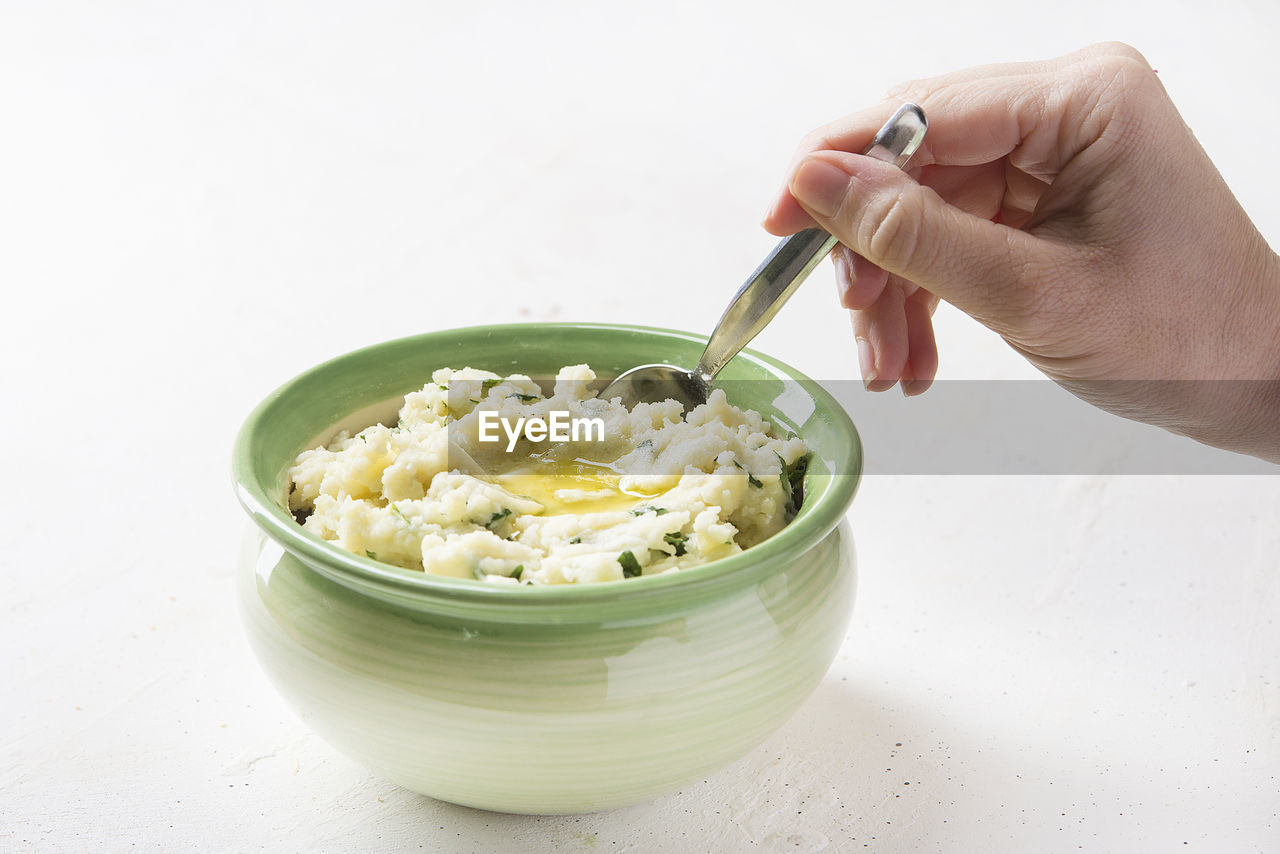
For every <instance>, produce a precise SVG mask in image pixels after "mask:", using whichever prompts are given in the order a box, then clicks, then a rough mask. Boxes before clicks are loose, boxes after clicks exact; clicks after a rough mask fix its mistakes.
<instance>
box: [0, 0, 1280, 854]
mask: <svg viewBox="0 0 1280 854" xmlns="http://www.w3.org/2000/svg"><path fill="white" fill-rule="evenodd" d="M1206 8H1207V9H1211V11H1205V9H1206ZM0 15H2V18H0V287H2V288H3V294H4V309H3V315H2V316H3V334H2V336H0V347H2V348H3V350H2V352H0V355H2V356H3V362H2V365H3V368H2V374H0V375H2V376H3V400H4V418H3V428H0V429H3V431H4V435H3V439H4V442H3V448H4V454H3V457H2V458H0V459H2V460H3V462H2V463H0V472H3V478H2V479H0V520H3V521H2V523H0V524H3V539H2V540H0V570H2V572H3V580H2V584H3V593H2V594H0V648H2V649H3V655H2V664H0V667H2V668H3V669H2V670H0V789H2V792H0V849H3V850H14V851H23V850H28V849H35V850H61V851H84V850H90V849H106V850H122V849H126V848H128V849H132V848H135V847H136V848H138V849H148V848H149V849H159V850H165V851H174V850H179V849H180V848H182V847H196V848H200V849H205V850H257V849H260V848H266V849H270V850H273V851H275V850H332V851H341V850H401V849H408V850H425V851H448V852H453V851H459V852H465V851H499V850H512V851H516V850H521V851H539V850H547V851H550V850H556V851H599V852H604V851H608V852H615V851H656V850H665V851H675V852H685V851H694V852H696V851H709V852H722V851H723V852H729V851H745V850H759V851H780V850H786V851H818V850H827V851H861V850H878V851H929V850H943V851H975V850H986V851H1030V850H1036V851H1071V850H1077V849H1081V848H1082V849H1083V850H1086V851H1126V852H1128V851H1211V852H1219V851H1254V850H1258V851H1262V850H1277V849H1280V816H1278V813H1280V794H1278V792H1280V625H1278V624H1277V614H1278V613H1280V571H1278V569H1277V567H1278V565H1280V526H1278V525H1277V518H1278V516H1280V478H1275V477H1267V476H1259V477H1251V478H1250V477H1225V476H1221V477H1177V476H1170V475H1166V476H1152V477H1106V476H1075V477H985V478H984V477H945V478H929V477H915V478H907V477H891V476H887V475H885V476H878V477H874V478H869V479H868V480H867V481H866V482H865V484H864V487H863V489H862V491H861V493H860V495H859V497H858V499H857V501H856V502H855V505H854V508H853V511H852V514H851V518H852V521H853V523H854V527H855V530H856V532H857V537H858V542H859V549H860V553H861V566H862V582H861V590H860V598H859V603H858V606H857V611H856V614H855V618H854V622H853V625H852V627H851V630H850V633H849V639H848V642H847V643H846V645H845V647H844V649H843V651H842V653H841V655H840V657H839V659H838V661H837V662H836V664H835V666H834V667H833V668H832V670H831V673H830V675H829V676H828V678H827V680H826V681H825V682H824V683H823V685H822V686H821V687H820V688H819V689H818V691H817V692H816V693H815V695H814V696H813V697H812V698H811V699H810V700H809V701H808V702H807V704H806V705H805V706H803V708H802V709H801V711H800V712H799V713H798V714H797V715H796V716H795V717H794V718H793V719H792V720H791V721H790V722H789V723H788V724H787V725H786V726H785V727H784V728H783V729H782V730H781V731H779V732H778V734H777V735H776V736H774V737H773V738H772V739H771V740H770V741H769V742H768V743H767V744H766V745H765V746H763V747H762V748H760V749H758V750H757V751H755V752H754V753H752V754H751V755H750V756H748V757H747V758H746V759H744V760H743V761H741V762H740V763H739V764H737V765H735V766H733V767H731V768H729V769H727V770H725V771H723V772H721V773H719V774H716V775H715V776H713V777H711V778H709V779H707V780H706V781H703V782H699V783H697V784H695V785H692V786H689V787H688V788H686V789H685V790H684V791H683V792H680V793H679V794H674V795H671V796H669V797H664V798H662V799H660V800H658V801H655V802H653V803H651V804H646V805H642V806H637V807H633V808H629V809H623V810H618V811H615V812H610V813H603V814H597V815H587V816H570V817H558V818H536V817H535V818H530V817H513V816H502V815H496V814H490V813H483V812H477V811H473V810H468V809H463V808H459V807H455V806H451V805H448V804H443V803H438V802H434V801H431V800H429V799H426V798H423V797H419V796H417V795H413V794H410V793H408V792H405V791H403V790H400V789H397V788H396V787H394V786H392V785H390V784H387V783H383V782H381V781H380V780H377V779H375V778H373V777H370V776H369V775H368V774H367V773H366V772H364V771H363V770H362V769H361V768H360V767H358V766H356V765H355V764H353V763H352V762H350V761H348V760H347V759H345V758H343V757H342V756H340V755H338V754H336V753H335V752H334V751H332V750H331V749H330V748H329V747H328V746H327V745H325V744H324V743H323V742H321V741H319V740H318V739H317V738H316V737H314V736H312V735H310V734H309V733H308V731H307V729H306V727H305V726H303V725H302V724H301V723H300V722H299V721H298V720H297V719H296V718H294V717H293V716H292V714H291V713H290V712H289V711H288V709H287V708H285V707H284V706H283V704H282V703H281V702H280V701H279V700H278V699H277V698H276V696H275V694H274V693H273V691H272V689H271V688H270V686H269V685H268V684H267V683H266V681H265V680H264V678H263V677H262V675H261V674H260V672H259V670H258V669H257V666H256V664H255V662H254V661H253V659H252V656H251V654H250V652H249V650H248V648H247V646H246V644H245V643H244V641H243V639H242V636H241V632H240V627H239V624H238V617H237V615H236V612H235V608H234V605H233V601H232V564H233V559H234V555H235V552H236V548H237V545H238V541H239V539H240V537H241V534H242V532H243V530H244V528H245V526H246V524H247V522H246V520H245V518H244V516H243V514H242V513H241V511H240V510H239V509H238V507H237V506H236V505H235V503H234V500H233V498H232V493H231V489H230V485H229V477H228V457H229V450H230V444H231V440H232V437H233V435H234V432H235V430H236V428H237V426H238V424H239V422H240V421H241V419H242V418H243V417H244V416H245V415H246V414H247V413H248V411H249V410H250V409H251V408H252V407H253V405H254V404H256V403H257V401H258V400H260V399H261V398H262V397H263V396H264V395H266V394H267V393H268V392H269V391H270V390H271V389H272V388H274V387H275V386H277V385H278V384H280V383H281V382H283V381H284V380H286V379H288V378H289V377H291V376H292V375H294V374H295V373H297V372H299V371H301V370H303V369H305V368H307V367H309V366H311V365H313V364H315V363H317V362H319V361H321V360H324V359H326V358H328V357H331V356H333V355H336V354H339V353H342V352H345V351H347V350H350V349H353V348H355V347H358V346H361V345H365V344H369V343H373V342H376V341H380V340H385V339H389V338H393V337H398V336H402V335H407V334H412V333H417V332H421V331H427V330H433V329H441V328H447V327H453V326H461V325H468V324H473V323H479V322H488V321H521V320H525V321H539V320H584V321H615V322H636V323H644V324H652V325H660V326H673V327H677V328H683V329H690V330H702V331H706V330H710V328H711V326H712V325H713V324H714V322H715V320H716V319H717V317H718V316H719V313H720V311H721V310H722V308H723V306H724V304H725V302H726V300H727V298H728V296H729V295H730V294H731V293H732V292H733V291H734V290H735V289H736V287H737V286H738V284H739V283H740V282H741V280H742V279H743V277H744V276H745V275H746V274H747V273H748V272H749V271H750V270H751V269H752V268H753V267H754V266H755V264H756V263H757V261H758V260H759V259H760V258H761V257H762V256H763V255H764V254H765V253H766V252H767V251H768V249H769V248H770V247H771V246H772V244H773V242H774V241H773V238H771V237H769V236H768V235H766V234H764V233H763V232H762V231H761V230H760V229H759V228H758V225H757V223H758V221H759V218H760V216H761V215H762V214H763V211H764V208H765V206H766V204H767V202H768V200H769V198H770V195H771V193H772V192H773V191H774V189H775V187H776V186H777V184H778V182H779V181H780V180H781V178H782V173H783V170H784V167H785V165H786V162H787V160H788V158H789V156H790V153H791V150H792V148H793V146H794V145H795V143H796V142H797V140H798V139H799V137H800V136H801V134H802V133H804V132H805V131H806V130H808V129H809V128H811V127H813V126H815V125H817V124H819V123H821V122H823V121H826V120H828V119H830V118H834V117H835V116H837V115H839V114H841V113H843V112H847V111H849V110H852V109H854V108H857V107H861V106H864V105H867V104H869V103H873V102H874V101H876V100H878V98H879V96H880V93H881V92H882V91H883V90H885V89H887V88H888V87H889V86H890V85H892V84H894V83H896V82H899V81H900V80H903V79H907V78H913V77H921V76H927V75H930V74H935V73H941V72H944V71H947V70H950V69H953V68H957V67H961V66H966V65H971V64H976V63H984V62H991V61H1006V60H1016V59H1033V58H1042V57H1047V56H1051V55H1056V54H1059V53H1063V52H1066V51H1069V50H1071V49H1074V48H1076V47H1080V46H1083V45H1084V44H1087V43H1089V42H1092V41H1097V40H1101V39H1121V40H1125V41H1128V42H1130V43H1132V44H1134V45H1136V46H1138V47H1139V48H1140V49H1142V50H1143V51H1144V52H1145V53H1146V55H1147V57H1148V58H1149V59H1150V61H1151V62H1152V64H1153V65H1154V66H1155V67H1156V68H1157V69H1158V70H1159V72H1160V76H1161V79H1162V80H1163V82H1164V83H1165V85H1166V87H1167V88H1168V89H1169V91H1170V92H1171V94H1172V95H1173V96H1174V98H1175V100H1176V101H1177V103H1178V104H1179V105H1180V108H1181V109H1182V111H1183V114H1184V116H1185V117H1186V119H1187V121H1188V123H1189V124H1190V125H1191V126H1192V127H1193V128H1194V129H1195V131H1196V133H1197V135H1198V136H1199V138H1200V139H1201V141H1202V142H1203V144H1204V145H1205V147H1206V148H1207V149H1208V151H1209V152H1210V154H1211V155H1212V156H1213V157H1214V159H1215V160H1216V161H1217V163H1218V164H1219V166H1220V168H1221V169H1222V171H1223V173H1224V174H1225V176H1226V177H1227V179H1228V181H1229V182H1230V184H1231V186H1232V188H1233V189H1234V190H1235V191H1236V193H1237V194H1238V196H1239V197H1240V199H1241V201H1242V202H1243V204H1244V205H1245V207H1246V209H1247V210H1248V211H1249V213H1250V214H1251V215H1252V216H1253V218H1254V219H1255V221H1256V222H1257V223H1258V225H1259V227H1260V228H1261V230H1262V231H1263V233H1264V234H1265V235H1267V237H1268V238H1269V240H1270V241H1271V242H1272V244H1273V245H1276V243H1277V241H1278V240H1280V201H1277V200H1278V199H1280V192H1278V191H1280V182H1278V181H1277V179H1276V177H1275V174H1274V172H1272V171H1271V166H1270V161H1271V160H1273V159H1274V158H1273V155H1274V148H1275V145H1274V140H1275V139H1276V138H1277V137H1278V136H1280V120H1278V119H1277V115H1276V110H1275V109H1274V104H1275V84H1276V82H1277V80H1276V74H1275V71H1274V69H1275V65H1274V61H1275V50H1276V49H1275V34H1276V33H1277V32H1280V12H1278V11H1277V6H1276V4H1274V3H1273V2H1269V0H1265V1H1264V0H1257V2H1253V3H1249V2H1241V1H1240V0H1237V2H1220V3H1215V4H1192V3H1189V2H1161V3H1139V4H1133V3H1116V2H1091V1H1089V0H1087V1H1086V2H1075V3H1071V4H1054V5H1053V6H1052V7H1051V11H1049V12H1043V11H1036V10H1034V9H1032V8H1030V4H1027V5H1025V6H1024V5H1022V4H1012V3H1008V4H991V5H987V6H975V5H973V4H969V3H957V2H941V0H926V2H922V3H917V4H907V5H903V4H883V3H882V4H860V3H855V2H843V3H834V2H818V3H808V4H800V3H796V4H782V3H778V4H767V3H746V2H736V3H728V2H725V3H718V4H701V3H678V2H651V3H646V4H643V5H642V6H641V5H640V4H637V5H636V6H635V7H633V8H632V9H630V10H629V11H623V7H622V6H621V5H620V4H607V3H587V2H578V3H572V2H539V3H518V2H514V0H511V2H474V3H450V4H443V3H438V2H423V3H416V4H414V3H362V4H346V5H339V4H333V3H323V4H321V3H301V2H298V3H270V4H263V3H255V2H245V3H183V4H179V3H169V4H163V3H119V2H115V3H79V4H75V3H26V4H21V3H12V2H5V3H3V4H0ZM1206 286H1211V283H1206ZM832 292H833V286H832V282H831V274H830V271H829V268H828V267H826V266H824V267H823V268H822V269H821V270H820V272H819V273H817V274H815V276H814V277H813V280H812V281H811V282H810V283H809V284H808V285H806V287H805V288H803V289H802V291H801V293H800V294H799V295H798V296H797V297H796V298H795V299H794V300H793V302H792V303H791V304H790V305H789V306H788V307H787V309H786V310H785V311H784V312H783V313H782V314H781V315H780V316H779V317H778V319H777V320H776V321H775V324H774V325H773V326H772V327H771V328H770V329H769V330H767V331H766V332H765V333H764V334H763V335H762V336H761V337H760V338H759V339H758V340H757V342H756V346H758V347H759V348H760V349H763V350H765V351H766V352H769V353H772V354H774V355H776V356H778V357H780V358H782V359H784V360H785V361H788V362H790V363H792V364H793V365H795V366H797V367H799V368H800V369H801V370H804V371H806V372H808V373H810V374H812V375H815V376H818V377H821V378H824V379H847V378H851V377H854V376H856V366H855V361H856V357H855V355H854V353H855V351H854V346H853V341H852V338H851V336H850V334H849V332H848V327H847V321H846V319H845V316H844V314H843V313H842V312H841V311H839V310H838V309H837V307H836V305H835V300H834V297H833V296H832ZM938 322H939V326H940V339H941V342H940V343H941V348H942V354H943V355H942V358H943V369H942V370H943V376H944V377H952V378H979V377H980V378H988V377H1029V376H1034V373H1033V372H1032V371H1030V369H1029V368H1027V367H1026V366H1025V365H1023V364H1022V363H1021V362H1020V361H1019V360H1018V358H1017V357H1016V356H1015V355H1014V354H1013V353H1012V352H1011V351H1009V350H1008V349H1007V348H1006V347H1005V345H1004V344H1003V343H1002V342H1001V341H1000V340H999V339H998V338H996V337H994V336H993V335H991V334H990V333H987V332H985V331H984V330H982V329H981V328H979V327H977V326H976V325H975V324H973V323H972V322H970V321H969V320H967V319H966V318H964V317H962V316H960V315H958V314H957V313H955V312H953V311H951V310H949V309H947V308H945V307H944V308H943V309H942V311H940V313H939V321H938ZM1263 334H1272V335H1274V334H1275V323H1274V319H1272V320H1271V323H1270V326H1269V328H1268V330H1266V331H1265V332H1264V333H1263ZM426 367H428V366H424V368H426ZM893 393H894V394H896V392H893ZM865 405H866V406H875V405H876V404H875V400H874V399H872V400H868V401H867V402H866V403H865ZM1081 405H1083V404H1081ZM854 415H855V418H856V416H857V413H856V412H855V413H854ZM942 426H943V425H940V429H942ZM874 452H875V451H874V448H872V449H869V453H871V454H874Z"/></svg>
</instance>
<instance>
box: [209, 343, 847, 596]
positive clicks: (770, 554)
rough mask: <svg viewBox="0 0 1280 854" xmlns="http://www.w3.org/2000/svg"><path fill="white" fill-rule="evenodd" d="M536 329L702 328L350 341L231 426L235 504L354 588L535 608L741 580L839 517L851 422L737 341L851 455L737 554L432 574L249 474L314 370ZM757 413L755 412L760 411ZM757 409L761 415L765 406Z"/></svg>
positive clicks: (814, 389)
mask: <svg viewBox="0 0 1280 854" xmlns="http://www.w3.org/2000/svg"><path fill="white" fill-rule="evenodd" d="M535 329H536V330H539V331H542V332H544V333H545V332H546V331H549V330H550V331H560V332H563V333H565V334H572V332H573V331H574V330H580V331H594V332H600V331H606V332H617V333H627V334H635V333H640V334H644V335H656V336H661V337H666V338H674V339H680V340H684V341H688V342H691V343H694V344H699V345H701V344H705V343H706V340H707V338H706V336H703V335H696V334H694V333H691V332H685V331H681V330H675V329H667V328H663V327H655V326H641V325H635V324H615V323H583V322H572V321H564V322H546V323H536V322H535V323H504V324H486V325H479V326H462V327H453V328H449V329H442V330H435V331H432V332H425V333H421V334H418V335H410V336H405V337H402V338H395V339H390V340H387V341H382V342H378V343H375V344H371V345H367V346H365V347H361V348H358V349H356V350H351V351H349V352H346V353H343V354H341V355H338V356H335V357H333V358H330V359H327V360H325V361H323V362H321V363H320V364H318V365H315V366H313V367H311V368H309V369H307V370H305V371H303V372H302V373H300V374H297V375H296V376H294V377H292V378H291V379H289V380H287V381H285V382H284V383H282V384H281V385H280V386H278V387H277V388H276V389H275V390H273V391H272V392H271V393H270V394H268V395H267V396H266V397H265V398H264V399H263V400H262V401H261V402H260V403H259V404H258V405H257V406H256V407H254V409H253V410H252V412H251V413H250V414H249V416H248V417H247V418H246V419H245V421H244V422H243V424H242V425H241V427H240V429H239V431H238V433H237V434H236V438H235V442H234V445H233V449H232V465H231V471H232V479H233V482H234V487H235V493H236V497H237V499H238V500H239V502H240V505H241V506H242V507H243V508H244V510H245V512H247V513H248V514H249V517H250V519H251V520H252V521H253V522H254V523H255V524H256V525H257V526H258V528H259V529H261V531H262V532H263V533H264V534H265V535H266V536H267V537H269V538H270V539H271V540H274V541H275V542H276V543H278V544H279V545H280V546H281V547H283V548H284V550H285V551H286V552H289V553H292V554H294V555H295V556H296V557H299V558H301V559H302V560H303V562H304V563H306V564H307V565H309V566H311V567H313V568H321V567H323V570H324V574H326V575H329V576H330V577H332V578H334V579H335V580H339V581H342V582H344V583H349V584H354V585H355V586H357V587H366V588H367V587H370V586H372V587H374V588H381V589H383V590H384V591H389V592H394V593H396V594H400V595H405V594H407V595H409V596H411V597H414V598H419V597H421V598H426V599H430V598H438V599H441V600H445V601H448V602H452V603H455V604H459V605H495V606H499V605H500V606H510V605H516V604H518V605H520V606H532V607H535V608H538V607H549V606H561V605H583V604H603V603H608V602H614V601H618V600H620V599H628V598H635V597H637V596H641V595H644V594H645V593H657V592H660V591H671V592H674V591H675V590H680V591H687V592H690V593H693V592H695V591H698V592H701V591H705V590H706V589H707V588H710V587H717V586H720V585H722V584H724V583H726V582H730V583H732V582H746V581H748V580H750V579H752V578H753V577H754V576H756V575H757V574H758V573H759V572H763V571H768V570H769V568H770V567H772V566H776V565H778V563H779V561H781V562H783V563H787V562H789V561H790V560H791V559H793V558H795V557H798V556H799V555H801V554H803V553H804V552H807V551H808V550H809V549H811V548H813V547H814V546H815V545H817V544H818V543H819V542H820V541H821V540H822V539H823V538H824V537H825V536H827V534H829V533H830V532H831V531H832V530H833V529H834V528H835V527H836V526H837V525H839V523H840V522H841V521H842V520H843V519H844V517H845V514H846V513H847V512H848V509H849V506H850V505H851V504H852V502H853V499H854V496H855V494H856V492H857V490H858V486H859V485H860V483H861V481H862V468H863V453H862V450H863V449H862V440H861V437H860V436H859V435H858V431H857V428H856V427H855V426H854V424H853V421H852V420H851V419H850V418H849V415H848V413H847V412H846V411H845V409H844V407H843V406H841V405H840V403H839V402H838V401H837V400H836V399H835V397H834V396H832V395H831V393H830V392H828V391H827V390H826V389H825V388H823V387H822V385H821V384H820V383H818V382H817V381H815V380H813V379H811V378H809V377H808V376H806V375H805V374H803V373H801V372H800V371H798V370H796V369H795V368H793V367H791V366H790V365H787V364H786V363H784V362H782V361H780V360H778V359H775V358H773V357H772V356H767V355H765V354H764V353H761V352H759V351H757V350H752V349H744V350H742V352H740V353H739V354H738V355H737V356H735V357H734V360H735V361H736V360H739V359H741V360H744V361H746V362H749V363H754V364H756V365H757V366H759V367H763V368H765V369H766V370H767V372H768V373H769V374H770V375H771V376H773V377H775V378H778V379H781V380H784V381H788V382H795V383H797V384H799V385H800V386H802V387H803V388H804V389H805V391H806V393H807V394H808V395H810V396H811V397H812V399H813V401H814V405H815V412H816V411H822V412H823V413H824V414H825V415H827V416H828V417H829V418H830V419H831V420H832V421H833V422H834V423H835V424H836V425H837V427H838V429H839V431H840V432H842V433H844V434H845V435H846V437H847V438H848V440H849V443H850V449H849V451H850V455H851V460H852V461H853V463H852V466H851V470H850V471H848V472H840V473H834V472H833V473H827V474H820V475H818V474H809V475H806V495H808V494H811V493H810V489H809V485H810V483H809V481H810V478H814V479H815V484H816V482H817V480H816V479H818V478H821V479H822V481H824V482H825V483H824V488H823V489H821V490H815V492H816V499H815V500H813V501H810V500H809V499H808V497H806V500H805V501H804V502H803V503H802V505H801V507H800V511H799V512H798V513H797V515H796V516H795V518H793V519H792V520H791V521H790V522H788V523H787V524H786V526H785V527H784V528H783V529H782V530H780V531H779V532H778V533H776V534H774V535H773V536H771V537H770V538H768V539H767V540H765V541H764V542H762V543H759V544H758V545H755V546H752V547H751V548H749V549H744V550H743V551H742V552H740V553H738V554H736V555H731V556H729V557H725V558H720V559H718V560H714V561H710V562H708V563H705V564H702V565H700V566H696V567H691V568H689V569H682V570H679V571H677V572H668V573H663V574H660V575H650V576H640V577H638V578H627V579H622V580H619V581H602V582H593V583H590V584H557V585H505V584H491V583H486V582H483V581H479V580H473V579H468V578H452V577H448V576H438V575H431V574H428V573H425V572H422V571H417V570H410V569H404V568H402V567H397V566H393V565H391V564H386V563H382V562H381V561H375V560H373V559H371V558H368V557H365V556H362V555H357V554H355V553H353V552H348V551H347V550H345V549H343V548H341V547H339V546H337V545H336V544H334V543H332V542H330V541H328V540H325V539H322V538H321V537H319V536H317V535H315V534H313V533H312V532H310V531H308V530H306V529H305V528H303V527H302V526H301V525H299V524H298V523H297V521H296V520H294V518H293V517H292V515H291V514H289V513H288V511H287V510H286V509H285V508H283V507H281V506H280V505H279V504H277V503H276V502H275V501H273V500H272V498H271V493H272V492H273V491H274V490H273V489H268V487H267V485H266V484H263V483H262V482H260V481H259V479H258V478H256V477H255V475H254V472H255V466H254V464H253V459H254V447H255V445H256V440H257V437H258V436H259V435H260V434H261V432H262V431H263V430H264V429H265V428H266V424H267V423H268V422H269V421H270V416H271V413H272V411H273V409H274V407H276V406H279V405H281V401H282V400H284V399H287V397H288V395H289V394H290V392H291V391H292V390H294V389H295V388H296V387H297V386H299V385H302V384H304V383H309V382H312V381H314V380H315V379H316V378H317V377H318V376H320V375H323V374H325V373H327V372H330V371H332V370H334V369H335V368H336V367H338V366H341V365H342V364H343V363H344V362H347V361H352V360H358V359H360V358H367V357H368V356H370V355H371V354H373V353H374V352H376V351H378V350H382V349H384V348H392V347H403V346H409V345H411V344H413V343H418V342H422V343H426V342H429V341H431V340H432V339H440V340H443V339H450V338H456V337H457V336H459V335H493V334H499V335H508V336H515V335H518V334H519V333H520V332H528V331H530V330H535ZM761 414H762V415H764V413H761ZM765 417H766V420H769V417H768V416H767V415H765ZM802 438H803V437H802Z"/></svg>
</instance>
